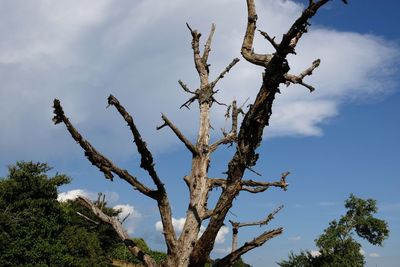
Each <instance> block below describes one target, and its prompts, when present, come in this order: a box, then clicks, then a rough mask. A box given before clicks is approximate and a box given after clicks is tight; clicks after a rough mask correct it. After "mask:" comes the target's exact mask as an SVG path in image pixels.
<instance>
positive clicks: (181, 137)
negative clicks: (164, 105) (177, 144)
mask: <svg viewBox="0 0 400 267" xmlns="http://www.w3.org/2000/svg"><path fill="white" fill-rule="evenodd" d="M161 118H162V119H163V120H164V124H163V125H161V126H159V127H157V130H160V129H161V128H163V127H164V126H169V128H171V130H172V131H173V132H174V133H175V135H176V136H177V137H178V138H179V140H181V141H182V143H184V144H185V146H186V147H187V149H189V150H190V152H192V153H193V154H194V155H197V154H198V153H199V152H198V151H197V148H196V147H195V146H194V145H193V144H192V143H191V142H190V141H189V140H188V139H187V138H186V137H185V136H184V135H183V133H182V132H181V131H180V130H179V129H178V128H177V127H176V126H175V125H174V124H173V123H172V122H171V121H170V120H169V119H168V118H167V117H166V116H165V115H164V114H161Z"/></svg>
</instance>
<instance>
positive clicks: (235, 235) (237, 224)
mask: <svg viewBox="0 0 400 267" xmlns="http://www.w3.org/2000/svg"><path fill="white" fill-rule="evenodd" d="M282 208H283V205H281V206H279V207H278V208H277V209H275V210H274V211H273V212H271V213H270V214H268V216H267V217H266V218H265V219H263V220H261V221H256V222H246V223H240V222H234V221H231V220H229V222H230V223H231V225H232V252H233V251H235V250H236V249H237V239H238V233H239V228H240V227H246V226H254V225H259V226H263V225H267V224H268V223H269V222H270V221H271V220H272V219H274V216H275V215H276V214H277V213H278V212H279V211H280V210H281V209H282Z"/></svg>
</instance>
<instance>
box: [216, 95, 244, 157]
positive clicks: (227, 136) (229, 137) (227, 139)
mask: <svg viewBox="0 0 400 267" xmlns="http://www.w3.org/2000/svg"><path fill="white" fill-rule="evenodd" d="M230 109H232V115H231V117H232V127H231V131H230V132H229V133H226V132H225V130H224V129H223V134H224V137H223V138H221V139H220V140H218V141H217V142H215V143H214V144H212V145H211V146H210V152H213V151H215V150H216V149H217V148H218V146H220V145H222V144H229V143H232V142H235V141H236V138H237V128H238V117H239V113H243V111H242V109H241V108H238V107H237V104H236V100H234V101H233V102H232V105H231V106H229V107H228V111H227V115H225V116H226V117H227V118H228V117H229V111H230Z"/></svg>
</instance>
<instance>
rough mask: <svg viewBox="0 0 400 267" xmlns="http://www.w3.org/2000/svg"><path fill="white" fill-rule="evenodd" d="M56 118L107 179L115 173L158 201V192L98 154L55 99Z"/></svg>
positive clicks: (54, 120) (55, 120)
mask: <svg viewBox="0 0 400 267" xmlns="http://www.w3.org/2000/svg"><path fill="white" fill-rule="evenodd" d="M53 107H54V114H55V116H54V118H53V122H54V123H55V124H58V123H61V122H63V123H64V124H65V126H66V127H67V130H68V131H69V133H70V134H71V136H72V138H73V139H74V140H75V141H76V142H77V143H78V144H79V145H80V146H81V147H82V149H83V150H84V151H85V156H86V157H87V158H88V160H89V161H90V162H91V163H92V164H93V165H95V166H96V167H97V168H99V169H100V171H102V172H103V173H104V176H105V177H106V178H107V179H112V178H113V177H114V176H113V173H115V174H117V175H118V176H119V177H120V178H121V179H123V180H125V181H127V182H128V183H129V184H130V185H132V186H133V187H134V188H135V189H137V190H138V191H139V192H141V193H142V194H144V195H146V196H148V197H151V198H153V199H156V191H154V190H151V189H150V188H148V187H146V186H145V185H144V184H142V183H141V182H139V181H138V180H137V178H136V177H134V176H132V175H131V174H129V172H128V171H127V170H123V169H120V168H119V167H117V166H116V165H115V164H114V163H113V162H112V161H111V160H109V159H108V158H106V157H105V156H103V155H102V154H101V153H100V152H98V151H97V150H96V149H95V148H94V147H93V146H92V145H91V144H90V143H89V142H88V141H87V140H85V139H84V138H83V137H82V135H81V134H80V133H79V132H78V131H77V130H76V129H75V127H74V126H73V125H72V123H71V122H70V121H69V119H68V118H67V117H66V116H65V115H64V110H63V109H62V107H61V104H60V101H59V100H58V99H54V106H53Z"/></svg>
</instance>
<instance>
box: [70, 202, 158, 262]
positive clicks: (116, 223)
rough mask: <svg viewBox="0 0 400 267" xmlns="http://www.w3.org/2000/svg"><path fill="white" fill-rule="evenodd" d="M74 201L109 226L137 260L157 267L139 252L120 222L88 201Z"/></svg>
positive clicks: (148, 257) (142, 252) (143, 252)
mask: <svg viewBox="0 0 400 267" xmlns="http://www.w3.org/2000/svg"><path fill="white" fill-rule="evenodd" d="M76 201H77V202H78V203H79V204H81V205H82V206H84V207H85V208H87V209H88V210H90V211H91V212H92V213H93V214H94V215H95V216H96V217H97V218H98V219H99V220H101V221H102V222H103V223H105V224H108V225H111V226H112V227H113V229H114V231H115V232H116V233H117V235H118V237H119V238H120V239H121V240H122V241H123V242H124V244H125V245H126V247H127V248H128V250H129V251H130V252H131V253H132V254H133V255H134V256H135V257H137V258H138V259H139V260H141V261H142V262H144V263H145V264H146V266H149V267H151V266H157V263H156V262H155V261H154V260H153V258H151V257H150V256H149V255H148V254H146V252H145V251H143V250H141V249H140V248H139V247H138V246H137V245H136V244H135V242H134V241H133V240H131V239H130V238H129V236H128V234H127V232H126V231H125V229H124V228H123V227H122V224H121V222H120V221H119V220H118V219H117V218H116V217H110V216H108V215H106V214H105V213H104V212H103V211H102V210H101V209H100V208H98V207H97V206H96V205H95V204H93V203H92V202H91V201H90V200H89V199H87V198H85V197H83V196H78V197H77V198H76Z"/></svg>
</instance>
